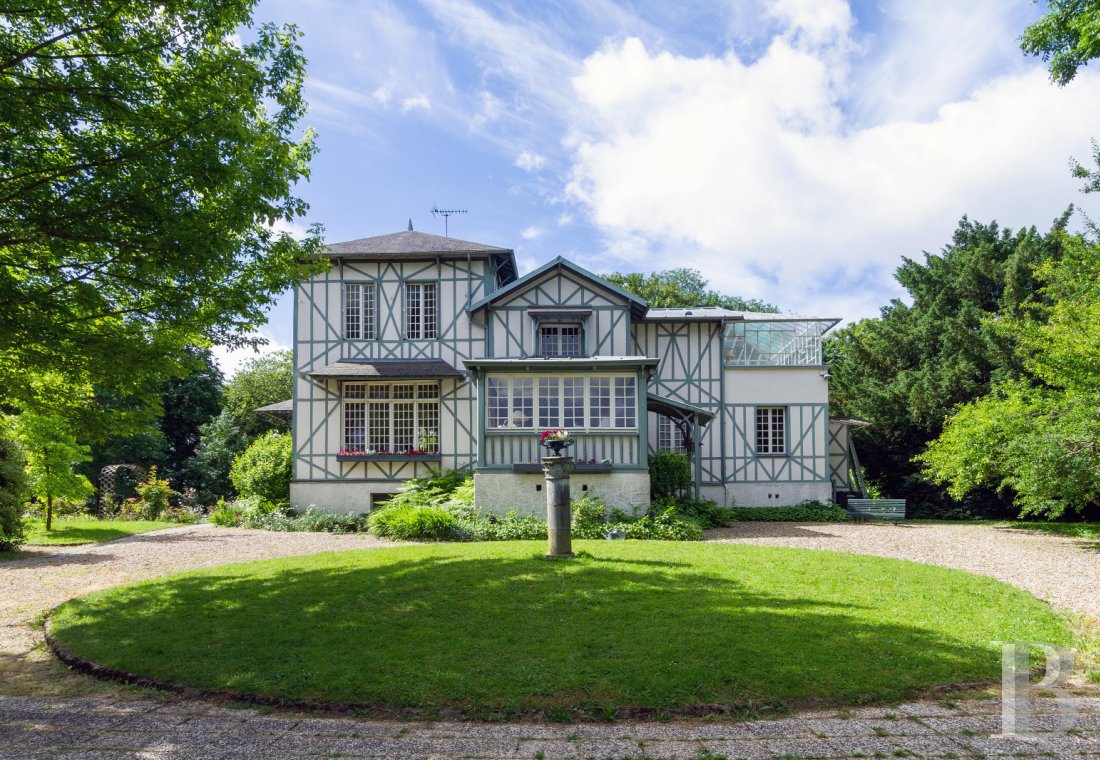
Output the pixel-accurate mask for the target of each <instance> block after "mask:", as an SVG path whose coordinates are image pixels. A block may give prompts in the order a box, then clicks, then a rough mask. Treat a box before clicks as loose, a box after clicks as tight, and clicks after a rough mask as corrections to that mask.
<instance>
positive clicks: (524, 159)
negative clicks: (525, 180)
mask: <svg viewBox="0 0 1100 760" xmlns="http://www.w3.org/2000/svg"><path fill="white" fill-rule="evenodd" d="M515 165H516V166H518V167H519V168H520V169H523V170H524V171H525V172H534V171H538V170H539V169H541V168H542V167H544V166H546V156H543V155H540V154H538V153H535V152H533V151H530V150H525V151H523V152H521V153H520V154H519V155H518V156H516V161H515Z"/></svg>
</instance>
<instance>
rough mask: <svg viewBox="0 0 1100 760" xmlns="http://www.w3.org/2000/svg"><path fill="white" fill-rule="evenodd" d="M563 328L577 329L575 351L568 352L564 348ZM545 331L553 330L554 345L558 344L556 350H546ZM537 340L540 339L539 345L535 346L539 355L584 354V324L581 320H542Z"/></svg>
mask: <svg viewBox="0 0 1100 760" xmlns="http://www.w3.org/2000/svg"><path fill="white" fill-rule="evenodd" d="M562 330H576V331H577V350H576V352H575V353H566V352H565V351H564V350H563V349H562V338H563V336H562ZM543 331H547V332H550V331H553V337H554V345H555V346H557V350H556V351H554V352H550V351H547V350H546V344H545V342H544V341H545V336H544V335H543ZM536 340H537V341H538V345H537V346H536V347H535V348H536V349H537V353H538V355H539V356H547V357H554V356H584V325H583V324H582V323H580V322H540V323H539V325H538V331H537V333H536Z"/></svg>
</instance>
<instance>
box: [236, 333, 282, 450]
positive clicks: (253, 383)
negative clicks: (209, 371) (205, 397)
mask: <svg viewBox="0 0 1100 760" xmlns="http://www.w3.org/2000/svg"><path fill="white" fill-rule="evenodd" d="M293 396H294V360H293V354H292V353H291V352H290V351H274V352H272V353H270V354H266V355H264V356H258V357H255V358H253V359H249V360H248V361H247V362H245V364H244V366H243V367H241V369H240V370H239V371H238V372H237V374H235V375H234V376H233V377H232V378H231V379H230V380H229V382H228V383H227V384H226V386H225V408H226V410H227V411H228V412H229V414H230V415H232V417H233V420H234V421H235V422H236V424H237V428H238V429H239V430H240V432H241V434H242V435H244V436H245V437H246V438H249V439H251V438H254V437H256V436H257V435H259V434H260V433H263V432H266V431H268V430H286V429H287V423H286V422H285V421H283V420H279V419H276V418H274V417H272V416H270V415H259V414H256V410H257V409H259V408H260V407H261V406H267V405H268V404H274V403H275V402H276V401H286V400H287V399H289V398H293Z"/></svg>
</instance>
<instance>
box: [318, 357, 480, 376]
mask: <svg viewBox="0 0 1100 760" xmlns="http://www.w3.org/2000/svg"><path fill="white" fill-rule="evenodd" d="M306 374H307V375H309V376H310V377H318V378H329V379H334V380H372V379H383V380H385V379H394V380H413V379H417V378H424V379H427V378H440V377H461V376H462V373H461V372H459V371H458V370H457V369H455V368H454V367H452V366H451V365H450V364H448V363H447V362H445V361H443V360H442V359H341V360H340V361H338V362H334V363H332V364H329V365H328V366H325V367H321V368H320V369H315V370H313V371H312V372H307V373H306Z"/></svg>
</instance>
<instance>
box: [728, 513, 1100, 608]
mask: <svg viewBox="0 0 1100 760" xmlns="http://www.w3.org/2000/svg"><path fill="white" fill-rule="evenodd" d="M707 539H708V540H710V541H717V542H721V543H747V544H759V545H762V546H792V547H799V548H804V549H825V550H828V551H837V552H852V553H855V554H872V555H875V556H878V557H892V558H894V559H908V560H913V561H915V562H923V563H925V564H929V565H942V566H944V567H955V568H958V569H960V570H968V571H970V572H972V573H978V574H979V575H988V576H990V577H993V578H997V579H998V580H1002V581H1004V582H1006V583H1011V584H1012V585H1014V586H1019V587H1020V588H1023V589H1026V590H1028V591H1030V592H1031V593H1032V594H1034V595H1035V596H1037V597H1039V598H1040V599H1043V600H1045V601H1047V602H1049V603H1050V604H1052V605H1053V606H1055V607H1061V608H1062V609H1066V610H1072V611H1074V612H1082V613H1085V614H1087V615H1091V616H1092V617H1094V618H1098V619H1100V542H1095V541H1094V542H1087V541H1081V540H1080V539H1074V538H1067V537H1065V536H1056V535H1052V534H1050V533H1043V532H1041V531H1037V530H1020V529H1016V528H1003V527H1000V528H999V527H993V526H985V525H974V524H962V525H944V524H934V525H922V524H913V523H900V524H891V523H829V524H824V525H822V524H814V523H740V524H738V525H736V526H735V527H732V528H721V529H718V530H712V531H708V532H707Z"/></svg>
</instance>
